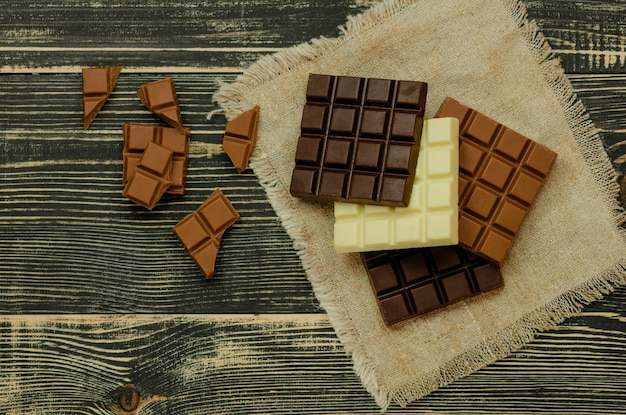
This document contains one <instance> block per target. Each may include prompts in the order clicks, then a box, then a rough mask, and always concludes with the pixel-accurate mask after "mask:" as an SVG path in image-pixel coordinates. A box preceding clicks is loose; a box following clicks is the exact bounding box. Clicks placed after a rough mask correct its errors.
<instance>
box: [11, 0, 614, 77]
mask: <svg viewBox="0 0 626 415" xmlns="http://www.w3.org/2000/svg"><path fill="white" fill-rule="evenodd" d="M374 3H375V0H361V1H355V2H351V1H347V0H344V1H327V0H314V1H303V0H300V1H297V2H289V1H284V0H281V1H279V2H274V1H270V0H255V1H239V2H229V1H222V0H220V1H204V2H194V3H193V4H191V3H190V4H186V3H184V2H183V3H169V2H154V4H153V3H150V6H149V7H146V5H145V4H144V2H141V1H139V0H133V1H130V2H119V1H117V2H112V3H111V4H109V3H107V7H106V8H103V7H89V6H88V5H85V4H84V3H80V2H75V3H72V2H66V3H59V4H50V3H46V2H40V1H36V0H33V1H14V0H13V1H11V2H9V4H8V6H7V7H5V9H4V11H5V12H4V13H3V14H2V16H0V50H1V51H4V54H2V55H0V70H2V71H3V72H7V71H11V70H21V71H49V70H53V71H66V70H68V68H69V70H75V69H76V68H80V67H83V66H99V65H114V64H115V65H124V66H127V67H129V68H130V67H132V68H151V69H153V68H155V67H156V66H157V65H155V62H158V66H160V67H170V68H176V69H177V70H180V71H200V70H207V69H210V70H213V71H215V70H219V68H220V67H221V68H229V69H230V70H234V69H236V68H240V69H243V68H245V67H247V66H248V65H250V64H251V63H253V62H254V61H256V60H257V59H258V58H260V57H261V56H263V55H265V54H268V53H273V52H274V51H276V50H278V49H280V48H284V47H288V46H291V45H293V44H298V43H301V42H306V41H308V40H310V39H312V38H315V37H319V36H326V37H330V36H336V35H337V34H338V31H337V26H338V25H340V24H343V23H344V22H345V16H346V15H348V14H356V13H358V12H360V11H363V10H365V9H367V8H368V7H369V6H371V5H372V4H374ZM525 4H527V7H528V12H529V16H530V18H531V19H534V20H536V21H537V23H538V25H539V27H540V29H541V31H542V33H543V34H544V35H545V36H546V38H547V40H548V42H549V43H550V45H551V46H552V47H553V48H554V49H555V50H556V52H557V53H558V56H559V58H560V59H561V61H562V63H563V67H564V68H565V70H566V72H568V73H621V72H623V71H624V70H625V69H626V40H625V39H626V38H625V36H624V35H625V33H626V4H625V3H624V2H623V1H606V0H605V1H590V0H586V1H585V0H583V1H575V2H574V1H570V0H541V1H538V0H534V1H527V2H525ZM60 40H62V42H63V45H62V46H61V48H62V49H59V47H60V46H59V41H60ZM61 51H62V53H61Z"/></svg>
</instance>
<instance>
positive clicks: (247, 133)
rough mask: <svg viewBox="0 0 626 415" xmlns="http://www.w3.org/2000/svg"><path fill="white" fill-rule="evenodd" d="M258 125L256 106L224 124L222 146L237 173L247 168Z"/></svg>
mask: <svg viewBox="0 0 626 415" xmlns="http://www.w3.org/2000/svg"><path fill="white" fill-rule="evenodd" d="M258 126H259V107H258V106H256V107H254V108H252V109H251V110H248V111H246V112H244V113H242V114H241V115H239V116H238V117H236V118H234V119H232V120H230V121H229V122H228V123H227V124H226V132H225V134H224V140H223V141H222V147H223V148H224V151H225V152H226V154H227V155H228V157H229V158H230V161H232V162H233V165H234V166H235V168H236V169H237V172H239V173H242V172H243V171H244V170H246V169H247V168H248V159H249V158H250V154H252V151H253V150H254V146H255V144H256V134H257V128H258Z"/></svg>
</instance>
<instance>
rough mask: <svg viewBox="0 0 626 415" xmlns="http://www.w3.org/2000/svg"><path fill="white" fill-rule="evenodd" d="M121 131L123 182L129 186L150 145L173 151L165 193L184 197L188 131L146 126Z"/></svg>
mask: <svg viewBox="0 0 626 415" xmlns="http://www.w3.org/2000/svg"><path fill="white" fill-rule="evenodd" d="M122 129H123V131H124V150H123V154H122V156H123V161H124V170H123V174H122V181H123V182H124V184H126V183H127V182H128V180H129V179H130V177H131V176H132V175H133V173H134V171H135V166H137V164H138V163H139V160H140V159H141V156H142V155H143V152H144V150H145V149H146V147H147V146H148V144H149V143H150V142H154V143H157V144H159V145H161V146H163V147H165V148H167V149H169V150H171V151H172V153H173V154H172V176H171V184H170V187H169V188H168V189H167V193H170V194H176V195H184V194H185V188H186V183H187V159H188V153H189V130H188V129H185V130H179V129H177V128H170V127H161V126H155V125H145V124H128V123H124V124H122Z"/></svg>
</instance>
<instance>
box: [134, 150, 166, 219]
mask: <svg viewBox="0 0 626 415" xmlns="http://www.w3.org/2000/svg"><path fill="white" fill-rule="evenodd" d="M171 176H172V151H171V150H169V149H167V148H165V147H163V146H160V145H158V144H157V143H154V142H150V143H148V145H147V146H146V150H145V151H144V152H143V155H142V156H141V159H139V163H138V164H137V166H136V167H135V172H134V174H133V175H132V176H131V178H130V179H129V180H128V182H127V183H126V186H125V187H124V191H123V192H122V194H123V195H124V196H125V197H127V198H128V199H130V200H132V201H133V202H135V203H137V204H138V205H140V206H143V207H145V208H146V209H148V210H152V209H153V208H154V207H155V206H156V204H157V202H158V201H159V199H161V196H163V194H164V193H165V191H166V190H167V188H168V187H169V186H170V183H171Z"/></svg>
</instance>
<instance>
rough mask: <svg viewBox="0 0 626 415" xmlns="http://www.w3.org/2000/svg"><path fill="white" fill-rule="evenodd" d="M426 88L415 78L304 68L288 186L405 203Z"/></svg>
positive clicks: (321, 195)
mask: <svg viewBox="0 0 626 415" xmlns="http://www.w3.org/2000/svg"><path fill="white" fill-rule="evenodd" d="M427 90H428V85H427V84H426V83H424V82H417V81H395V80H388V79H375V78H371V79H370V78H356V77H351V76H333V75H319V74H311V75H310V76H309V81H308V86H307V91H306V104H305V105H304V108H303V110H302V120H301V124H300V131H301V133H300V137H299V139H298V143H297V148H296V155H295V167H294V170H293V173H292V180H291V186H290V193H291V194H292V195H293V196H296V197H304V198H317V199H323V200H333V201H348V202H353V203H364V204H380V205H388V206H407V205H408V203H409V199H410V196H411V190H412V185H413V180H414V178H415V176H414V173H415V167H416V164H417V157H418V154H419V148H420V145H419V142H420V139H421V136H422V126H423V121H424V111H425V105H426V95H427ZM392 148H393V151H390V150H391V149H392ZM398 154H401V155H402V156H403V157H402V158H397V157H395V156H394V155H398Z"/></svg>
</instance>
